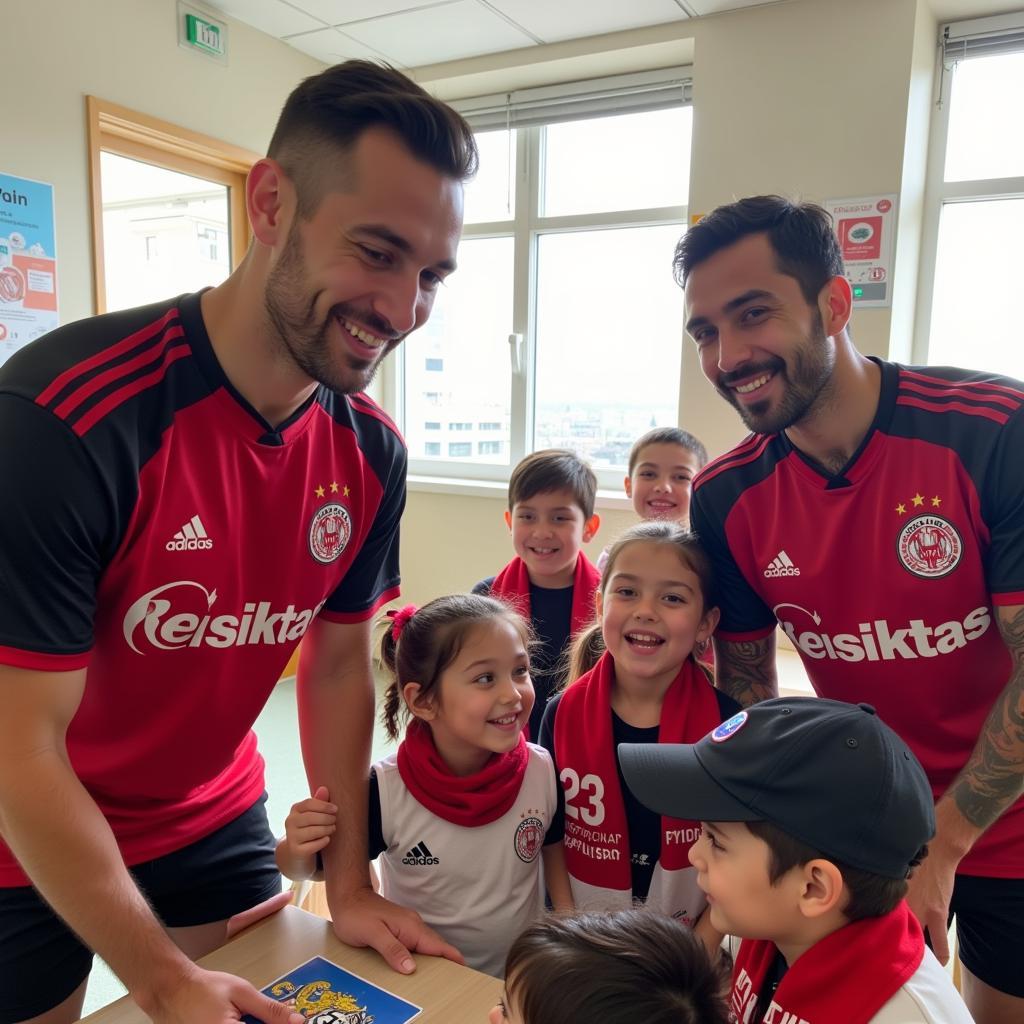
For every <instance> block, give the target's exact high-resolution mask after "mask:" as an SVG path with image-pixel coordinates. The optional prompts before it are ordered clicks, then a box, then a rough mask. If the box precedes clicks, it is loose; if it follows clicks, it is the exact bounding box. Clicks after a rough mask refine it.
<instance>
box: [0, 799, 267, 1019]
mask: <svg viewBox="0 0 1024 1024" xmlns="http://www.w3.org/2000/svg"><path fill="white" fill-rule="evenodd" d="M266 799H267V798H266V794H264V795H263V796H262V797H261V798H260V799H259V800H258V801H257V802H256V803H255V804H253V806H252V807H250V808H249V810H247V811H245V813H243V814H241V815H239V816H238V817H237V818H235V819H234V821H230V822H228V824H227V825H224V826H223V827H222V828H219V829H218V830H217V831H216V832H212V833H211V834H210V835H208V836H204V837H203V838H202V839H199V840H198V841H196V842H194V843H192V844H191V845H190V846H186V847H184V848H183V849H181V850H176V851H175V852H174V853H169V854H167V855H166V856H165V857H158V858H157V859H156V860H150V861H146V862H144V863H142V864H136V865H135V866H134V867H133V868H131V869H130V870H131V873H132V875H134V877H135V880H136V882H137V883H138V885H139V888H140V889H141V890H142V892H143V893H144V894H145V896H146V898H147V899H148V900H149V902H150V905H151V906H152V907H153V910H154V912H155V913H156V915H157V917H158V918H160V920H161V921H163V923H164V924H165V925H166V926H167V927H169V928H184V927H188V926H189V925H198V924H209V923H211V922H213V921H223V920H225V919H227V918H229V917H231V916H232V915H233V914H237V913H240V912H241V911H243V910H248V909H249V908H250V907H253V906H255V905H256V904H257V903H262V902H263V900H266V899H269V898H270V897H271V896H273V895H275V894H276V893H279V892H280V891H281V875H280V873H279V872H278V870H277V866H276V864H275V861H274V847H275V846H276V842H275V840H274V836H273V835H272V833H271V831H270V826H269V825H268V823H267V811H266V807H265V804H266ZM91 969H92V951H91V950H89V949H87V948H86V947H85V946H83V945H82V943H81V942H79V941H78V938H77V937H76V936H75V935H74V933H73V932H72V931H71V930H70V929H69V928H68V927H67V926H66V925H65V924H64V922H63V921H61V920H60V918H59V917H57V916H56V915H55V914H54V913H53V911H52V910H51V909H50V908H49V906H48V905H47V904H46V903H45V902H44V901H43V900H42V899H41V898H40V897H39V895H38V894H37V893H36V891H35V889H33V888H31V887H22V888H15V889H0V1024H15V1022H17V1021H23V1020H28V1019H30V1018H32V1017H35V1016H37V1015H38V1014H40V1013H44V1012H45V1011H46V1010H49V1009H52V1008H53V1007H54V1006H57V1005H59V1004H60V1003H62V1002H63V1001H64V1000H65V999H67V997H68V996H70V995H71V993H72V992H74V991H75V989H76V988H78V986H79V985H80V984H81V983H82V982H83V981H84V980H85V979H86V978H87V977H88V975H89V971H90V970H91Z"/></svg>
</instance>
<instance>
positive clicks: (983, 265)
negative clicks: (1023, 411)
mask: <svg viewBox="0 0 1024 1024" xmlns="http://www.w3.org/2000/svg"><path fill="white" fill-rule="evenodd" d="M942 41H943V64H942V71H941V75H942V83H941V91H940V105H939V108H938V109H937V112H936V115H935V122H934V124H933V130H932V136H933V149H932V153H931V157H930V166H929V188H928V200H927V202H928V207H927V221H926V225H925V239H924V249H923V252H924V259H922V278H921V287H920V291H919V302H918V307H919V316H918V334H917V339H916V345H915V352H914V355H915V359H917V360H918V361H919V362H928V363H931V364H933V365H950V364H952V365H955V366H966V367H969V368H972V369H980V370H989V371H992V372H996V373H1003V374H1007V375H1008V376H1011V377H1018V378H1024V348H1022V347H1021V345H1020V341H1019V337H1018V335H1019V331H1018V330H1017V325H1016V322H1015V320H1014V318H1013V317H1012V316H1009V315H1007V312H1006V310H1007V297H1008V296H1012V295H1015V294H1016V293H1017V292H1018V291H1019V290H1020V272H1019V266H1020V241H1019V240H1020V238H1021V237H1024V234H1022V233H1024V137H1022V136H1021V134H1020V132H1017V131H1012V130H1010V131H1008V130H1007V126H1008V125H1013V124H1016V123H1017V120H1018V118H1019V116H1020V110H1021V107H1022V106H1024V15H1022V14H1020V13H1018V14H1013V15H1005V16H1002V17H998V18H981V19H975V20H973V21H970V22H961V23H958V24H953V25H946V26H944V27H943V31H942ZM932 260H934V263H933V262H932Z"/></svg>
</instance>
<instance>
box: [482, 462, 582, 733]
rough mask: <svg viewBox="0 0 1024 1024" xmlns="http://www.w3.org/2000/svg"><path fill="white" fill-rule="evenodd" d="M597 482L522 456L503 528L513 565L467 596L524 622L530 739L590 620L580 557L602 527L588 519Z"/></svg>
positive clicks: (568, 466) (575, 466)
mask: <svg viewBox="0 0 1024 1024" xmlns="http://www.w3.org/2000/svg"><path fill="white" fill-rule="evenodd" d="M596 496H597V477H596V476H595V475H594V471H593V470H592V469H591V468H590V467H589V466H588V465H587V464H586V463H585V462H584V461H583V460H582V459H581V458H580V457H579V456H578V455H576V454H574V453H573V452H571V451H567V450H563V449H560V448H549V449H545V450H544V451H539V452H534V453H533V454H532V455H527V456H526V458H525V459H523V460H522V461H521V462H520V463H519V465H517V466H516V468H515V469H514V470H513V471H512V477H511V479H510V480H509V482H508V511H507V512H506V513H505V523H506V525H507V526H508V528H509V530H511V531H512V547H513V548H514V549H515V553H516V555H515V558H513V559H512V561H511V562H509V563H508V565H506V566H505V568H504V569H502V571H501V572H500V573H498V575H497V576H491V577H489V578H488V579H485V580H482V581H481V582H480V583H478V584H477V585H476V586H475V587H474V588H473V593H474V594H490V595H491V596H492V597H498V598H501V599H502V600H505V601H509V602H511V603H512V604H513V605H514V606H515V607H516V609H517V610H518V611H520V612H522V614H523V615H525V616H528V617H529V618H530V621H531V623H532V625H533V629H534V633H535V634H536V636H537V639H538V640H539V646H538V649H537V650H536V652H535V653H534V656H533V659H532V670H533V671H532V674H533V685H534V689H535V691H536V695H537V700H536V703H535V704H534V709H533V714H532V715H531V716H530V733H529V736H530V739H533V740H535V739H536V738H537V737H538V736H539V735H540V720H541V716H542V715H543V714H544V708H545V706H546V705H547V702H548V700H549V698H550V697H551V694H552V693H553V692H554V690H555V689H557V684H558V683H559V682H560V681H561V677H560V675H559V662H560V659H561V656H562V652H563V651H564V650H565V648H566V647H567V646H568V643H569V640H570V638H571V637H572V635H573V634H574V633H576V632H578V631H579V630H580V629H582V628H583V627H584V626H586V625H588V624H589V623H590V622H591V621H592V620H593V618H594V594H595V592H596V591H597V584H598V572H597V569H595V568H594V566H593V565H592V564H591V563H590V561H589V559H588V558H587V556H586V555H584V554H583V552H582V551H581V550H580V549H581V547H582V545H583V544H586V543H587V542H589V541H590V539H591V538H592V537H593V536H594V534H595V533H597V530H598V527H599V526H600V524H601V519H600V517H599V516H597V515H595V514H594V500H595V498H596Z"/></svg>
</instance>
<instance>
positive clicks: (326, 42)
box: [285, 28, 397, 64]
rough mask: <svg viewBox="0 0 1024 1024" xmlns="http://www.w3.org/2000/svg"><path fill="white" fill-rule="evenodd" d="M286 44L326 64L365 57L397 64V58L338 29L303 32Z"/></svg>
mask: <svg viewBox="0 0 1024 1024" xmlns="http://www.w3.org/2000/svg"><path fill="white" fill-rule="evenodd" d="M285 42H286V43H287V44H288V45H289V46H294V47H295V49H296V50H301V51H302V52H303V53H308V54H309V55H310V57H316V59H317V60H322V61H323V62H324V63H325V64H340V63H341V62H342V61H343V60H350V59H352V58H354V57H363V58H366V59H368V60H380V59H381V58H382V57H383V58H385V59H389V58H390V59H391V63H396V62H397V61H396V59H395V58H391V55H390V54H387V53H381V52H379V51H377V50H374V49H373V48H372V47H369V46H364V45H363V44H362V43H360V42H357V41H356V40H355V39H351V38H350V37H349V36H347V35H345V34H344V33H342V32H339V31H338V30H337V29H333V28H324V29H320V31H319V32H303V33H302V34H301V35H297V36H288V37H287V38H286V39H285Z"/></svg>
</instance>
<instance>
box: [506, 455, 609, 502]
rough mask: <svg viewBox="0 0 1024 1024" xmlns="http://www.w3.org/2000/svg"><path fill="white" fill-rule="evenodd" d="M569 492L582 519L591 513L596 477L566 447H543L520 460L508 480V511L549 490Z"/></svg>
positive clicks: (595, 491)
mask: <svg viewBox="0 0 1024 1024" xmlns="http://www.w3.org/2000/svg"><path fill="white" fill-rule="evenodd" d="M562 490H566V491H571V492H572V496H573V499H574V500H575V501H576V504H577V505H579V507H580V508H581V509H582V510H583V517H584V519H589V518H590V517H591V516H592V515H593V514H594V502H595V501H596V500H597V476H596V474H595V473H594V471H593V470H592V469H591V468H590V466H589V465H587V463H586V462H584V461H583V459H581V458H580V457H579V456H578V455H577V454H576V453H575V452H574V451H570V450H569V449H568V448H543V449H541V451H539V452H533V453H532V454H530V455H527V456H526V458H525V459H522V460H520V462H519V464H518V465H517V466H516V468H515V469H513V470H512V476H511V477H509V481H508V508H509V511H510V512H511V511H512V509H513V508H515V506H516V505H518V504H519V503H520V502H522V501H529V499H530V498H532V497H534V496H536V495H538V494H549V493H550V492H551V491H562Z"/></svg>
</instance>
